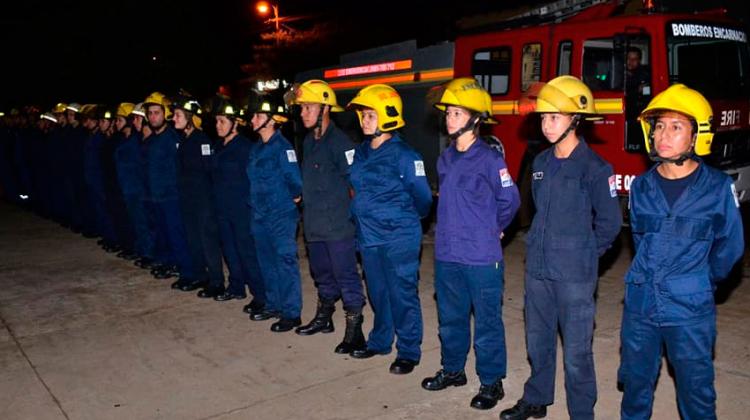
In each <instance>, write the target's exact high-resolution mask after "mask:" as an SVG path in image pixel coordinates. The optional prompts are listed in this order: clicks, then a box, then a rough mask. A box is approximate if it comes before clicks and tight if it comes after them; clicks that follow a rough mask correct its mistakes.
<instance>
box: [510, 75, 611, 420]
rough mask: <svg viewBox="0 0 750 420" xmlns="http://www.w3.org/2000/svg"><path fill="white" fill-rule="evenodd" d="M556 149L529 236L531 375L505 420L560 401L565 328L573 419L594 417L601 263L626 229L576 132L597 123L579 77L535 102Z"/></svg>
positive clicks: (557, 84) (544, 156) (540, 175)
mask: <svg viewBox="0 0 750 420" xmlns="http://www.w3.org/2000/svg"><path fill="white" fill-rule="evenodd" d="M536 112H538V113H541V128H542V133H543V134H544V137H545V138H546V139H547V141H549V142H550V143H551V144H552V145H553V146H552V147H550V148H549V149H547V150H545V151H543V152H542V153H540V154H539V155H538V156H537V157H536V158H535V159H534V163H533V165H532V193H533V197H534V204H535V205H536V209H537V211H536V214H535V215H534V220H533V221H532V224H531V228H530V229H529V232H528V234H527V238H526V241H527V247H526V281H525V296H526V302H525V308H524V309H525V315H526V346H527V352H528V356H529V361H530V363H531V376H530V377H529V379H528V380H527V381H526V385H525V386H524V392H523V397H522V399H521V400H519V401H518V403H517V404H516V405H515V406H514V407H512V408H510V409H507V410H504V411H503V412H502V413H501V414H500V418H501V419H503V420H522V419H527V418H529V417H535V418H539V417H544V416H545V415H546V412H547V407H546V406H547V405H550V404H552V403H553V402H554V391H555V369H556V366H555V364H556V353H557V332H558V328H559V331H560V335H561V336H562V342H563V360H564V362H565V393H566V398H567V402H568V414H569V415H570V418H571V419H593V418H594V404H595V403H596V397H597V390H596V373H595V372H594V357H593V353H592V349H591V345H592V338H593V330H594V310H595V302H594V291H595V290H596V284H597V280H598V277H599V274H598V262H599V257H600V256H601V255H603V254H604V252H605V251H606V250H607V249H608V248H609V247H610V245H611V244H612V241H614V239H615V238H616V237H617V234H618V233H619V231H620V226H621V225H622V214H621V212H620V206H619V201H618V199H617V190H616V188H615V182H614V175H613V174H612V166H611V165H610V164H609V163H607V162H606V161H604V159H602V158H601V157H599V156H598V155H597V154H596V153H594V151H592V150H591V149H590V148H589V147H588V145H587V144H586V142H585V141H584V139H583V138H582V137H579V136H578V134H577V133H576V128H577V126H578V124H579V122H580V121H581V120H583V119H593V118H596V116H595V114H596V110H595V109H594V98H593V96H592V95H591V91H590V90H589V88H588V87H587V86H586V85H585V84H583V83H582V82H581V81H580V80H578V79H577V78H575V77H573V76H560V77H557V78H555V79H552V80H551V81H549V82H548V83H546V84H544V85H543V87H542V88H541V89H540V90H539V92H538V96H537V98H536Z"/></svg>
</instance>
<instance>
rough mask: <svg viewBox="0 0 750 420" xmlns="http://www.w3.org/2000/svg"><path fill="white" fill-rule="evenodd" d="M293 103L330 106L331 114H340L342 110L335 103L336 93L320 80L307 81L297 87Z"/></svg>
mask: <svg viewBox="0 0 750 420" xmlns="http://www.w3.org/2000/svg"><path fill="white" fill-rule="evenodd" d="M294 96H295V98H294V103H295V104H303V103H313V104H322V105H330V106H331V112H341V111H343V110H344V108H341V107H340V106H339V105H338V104H337V103H336V93H334V92H333V89H331V87H330V86H328V83H326V82H324V81H322V80H316V79H314V80H308V81H306V82H305V83H302V84H301V85H299V87H297V89H296V90H295V92H294Z"/></svg>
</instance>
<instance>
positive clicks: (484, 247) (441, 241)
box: [422, 78, 520, 410]
mask: <svg viewBox="0 0 750 420" xmlns="http://www.w3.org/2000/svg"><path fill="white" fill-rule="evenodd" d="M435 106H436V107H437V108H438V109H439V110H441V111H443V112H445V122H446V127H447V129H448V135H449V137H450V139H451V144H450V146H448V148H447V149H445V151H444V152H443V153H442V155H441V156H440V159H439V160H438V177H439V179H440V200H439V202H438V214H437V227H436V235H435V293H436V294H437V306H438V320H439V329H440V343H441V346H440V349H441V355H442V361H441V362H442V365H443V368H442V369H441V370H440V371H438V372H437V374H436V375H435V376H433V377H429V378H425V380H424V381H422V387H423V388H424V389H427V390H429V391H438V390H441V389H445V388H446V387H448V386H461V385H464V384H466V375H465V373H464V365H465V364H466V355H467V351H468V349H469V345H470V343H469V339H470V337H471V329H470V324H471V313H472V309H473V313H474V351H475V353H476V360H477V361H476V369H477V373H478V374H479V379H480V382H481V386H480V388H479V393H478V394H477V395H476V396H475V397H474V398H473V399H472V401H471V406H472V407H474V408H477V409H480V410H488V409H490V408H492V407H494V406H495V405H496V404H497V401H498V400H500V399H502V398H503V396H504V395H505V394H504V390H503V378H505V374H506V370H507V369H506V350H505V328H504V325H503V319H502V302H503V283H504V281H503V272H504V264H503V254H502V246H501V245H500V238H501V236H502V232H503V230H504V229H505V228H506V227H507V226H508V225H509V224H510V222H511V220H513V216H514V215H515V213H516V210H518V206H519V204H520V200H519V195H518V188H516V185H515V183H513V179H512V178H511V176H510V173H509V172H508V167H507V165H506V164H505V161H504V160H503V158H502V156H501V154H500V152H499V151H497V150H496V149H494V148H492V147H490V145H489V144H487V143H486V142H485V141H483V140H482V139H481V138H480V137H479V127H480V125H481V124H482V123H495V120H493V119H492V117H491V116H492V99H491V98H490V95H489V94H488V93H487V91H485V90H484V89H482V87H481V86H479V84H478V83H477V81H476V80H474V79H472V78H459V79H455V80H453V81H451V82H450V83H448V85H447V86H446V88H445V91H444V93H443V95H442V98H441V99H440V102H439V103H438V104H436V105H435Z"/></svg>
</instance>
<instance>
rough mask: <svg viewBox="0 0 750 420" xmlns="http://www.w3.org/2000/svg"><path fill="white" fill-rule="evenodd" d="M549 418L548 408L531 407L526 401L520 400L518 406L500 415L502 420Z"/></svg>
mask: <svg viewBox="0 0 750 420" xmlns="http://www.w3.org/2000/svg"><path fill="white" fill-rule="evenodd" d="M546 416H547V406H544V405H531V404H529V403H527V402H526V401H524V400H518V402H517V403H516V405H514V406H513V407H511V408H508V409H506V410H503V411H502V412H501V413H500V420H526V419H527V418H529V417H533V418H535V419H541V418H542V417H546Z"/></svg>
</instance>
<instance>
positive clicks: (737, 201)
mask: <svg viewBox="0 0 750 420" xmlns="http://www.w3.org/2000/svg"><path fill="white" fill-rule="evenodd" d="M729 188H730V189H731V191H732V197H734V205H735V206H737V207H738V208H739V207H740V197H739V196H738V195H737V187H735V186H734V182H732V183H731V184H729Z"/></svg>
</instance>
